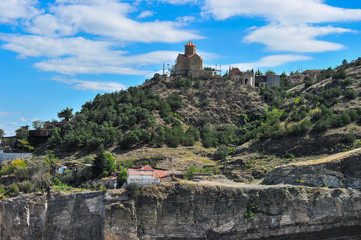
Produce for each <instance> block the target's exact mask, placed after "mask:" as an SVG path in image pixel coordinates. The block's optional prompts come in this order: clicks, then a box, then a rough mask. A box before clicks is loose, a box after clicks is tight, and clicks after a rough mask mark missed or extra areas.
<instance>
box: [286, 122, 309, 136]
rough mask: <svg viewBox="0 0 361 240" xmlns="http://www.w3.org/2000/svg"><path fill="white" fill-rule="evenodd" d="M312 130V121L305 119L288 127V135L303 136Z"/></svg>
mask: <svg viewBox="0 0 361 240" xmlns="http://www.w3.org/2000/svg"><path fill="white" fill-rule="evenodd" d="M311 128H312V123H311V121H310V120H308V119H305V120H303V121H301V122H299V123H297V124H292V125H291V126H289V127H287V133H288V134H293V135H302V134H305V133H307V132H308V131H309V130H310V129H311Z"/></svg>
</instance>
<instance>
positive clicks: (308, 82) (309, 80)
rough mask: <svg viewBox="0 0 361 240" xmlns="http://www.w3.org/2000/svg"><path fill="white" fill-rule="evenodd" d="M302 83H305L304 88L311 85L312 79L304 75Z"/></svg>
mask: <svg viewBox="0 0 361 240" xmlns="http://www.w3.org/2000/svg"><path fill="white" fill-rule="evenodd" d="M303 83H304V84H305V87H306V88H309V87H311V86H312V84H313V81H312V79H311V78H310V77H309V76H306V77H305V78H304V79H303Z"/></svg>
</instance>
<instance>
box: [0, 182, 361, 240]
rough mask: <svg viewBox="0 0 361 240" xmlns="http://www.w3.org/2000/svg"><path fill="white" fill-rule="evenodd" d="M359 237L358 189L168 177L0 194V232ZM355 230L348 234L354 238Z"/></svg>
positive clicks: (21, 235)
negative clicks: (136, 188) (137, 184)
mask: <svg viewBox="0 0 361 240" xmlns="http://www.w3.org/2000/svg"><path fill="white" fill-rule="evenodd" d="M331 236H332V237H333V238H335V239H337V237H345V236H347V237H349V238H351V237H352V236H354V237H355V236H361V193H360V191H358V190H354V189H325V188H308V187H301V186H288V185H280V186H257V185H239V186H234V187H225V186H221V185H215V186H202V185H200V184H199V185H194V184H173V185H167V186H163V187H149V188H145V189H142V190H141V192H140V195H139V196H137V197H132V198H129V199H128V197H127V194H126V193H124V192H90V193H77V194H70V195H61V194H51V195H47V196H46V195H24V196H21V197H17V198H12V199H5V200H1V201H0V237H1V239H3V240H7V239H13V240H18V239H19V240H20V239H21V240H24V239H52V240H56V239H77V240H79V239H80V240H81V239H108V240H115V239H122V240H124V239H259V238H264V239H289V238H290V237H292V238H294V239H322V238H324V239H325V238H328V237H331ZM356 238H357V237H355V239H356Z"/></svg>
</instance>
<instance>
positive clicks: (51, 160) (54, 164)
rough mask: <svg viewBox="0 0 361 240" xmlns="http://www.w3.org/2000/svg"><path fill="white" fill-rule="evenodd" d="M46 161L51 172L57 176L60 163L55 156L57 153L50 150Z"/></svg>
mask: <svg viewBox="0 0 361 240" xmlns="http://www.w3.org/2000/svg"><path fill="white" fill-rule="evenodd" d="M45 163H46V164H47V165H48V167H49V172H50V174H51V176H53V178H54V177H55V173H56V167H57V163H58V159H56V158H55V154H54V152H53V151H51V150H49V151H48V152H47V154H46V158H45Z"/></svg>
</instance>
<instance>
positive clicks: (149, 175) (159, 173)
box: [127, 165, 175, 186]
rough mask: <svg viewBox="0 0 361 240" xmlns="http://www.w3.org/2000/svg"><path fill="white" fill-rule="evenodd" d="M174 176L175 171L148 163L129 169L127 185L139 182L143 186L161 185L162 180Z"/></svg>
mask: <svg viewBox="0 0 361 240" xmlns="http://www.w3.org/2000/svg"><path fill="white" fill-rule="evenodd" d="M174 177H175V173H174V172H173V171H166V170H158V169H154V168H152V167H151V166H150V165H146V166H144V167H142V168H140V169H128V173H127V185H129V184H130V183H137V184H139V185H142V186H144V185H152V184H155V185H159V184H160V183H161V182H162V181H166V179H168V180H169V179H170V178H174Z"/></svg>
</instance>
